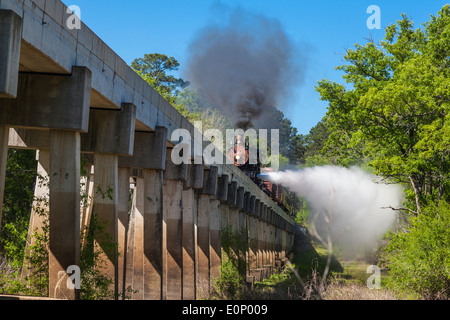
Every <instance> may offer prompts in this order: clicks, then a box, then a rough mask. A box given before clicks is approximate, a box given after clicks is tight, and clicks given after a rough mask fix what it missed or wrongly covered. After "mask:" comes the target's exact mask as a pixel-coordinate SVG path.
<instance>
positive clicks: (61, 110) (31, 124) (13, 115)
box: [0, 66, 91, 132]
mask: <svg viewBox="0 0 450 320" xmlns="http://www.w3.org/2000/svg"><path fill="white" fill-rule="evenodd" d="M90 94H91V71H90V70H89V69H87V68H86V67H77V66H74V67H73V68H72V74H71V75H69V76H66V75H51V74H35V73H21V74H20V76H19V85H18V89H17V98H16V99H2V100H1V108H0V124H3V125H8V126H10V127H19V128H20V127H27V128H44V129H56V130H72V131H80V132H87V131H88V125H89V105H90Z"/></svg>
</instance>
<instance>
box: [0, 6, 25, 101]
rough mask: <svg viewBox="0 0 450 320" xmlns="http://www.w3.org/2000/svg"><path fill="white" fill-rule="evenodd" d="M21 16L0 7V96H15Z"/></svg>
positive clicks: (20, 39) (20, 38)
mask: <svg viewBox="0 0 450 320" xmlns="http://www.w3.org/2000/svg"><path fill="white" fill-rule="evenodd" d="M21 41H22V18H21V17H19V16H18V15H17V14H16V13H14V12H13V11H12V10H4V9H0V98H15V97H16V96H17V82H18V78H19V59H20V44H21Z"/></svg>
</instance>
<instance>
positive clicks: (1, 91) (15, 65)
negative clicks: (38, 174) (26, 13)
mask: <svg viewBox="0 0 450 320" xmlns="http://www.w3.org/2000/svg"><path fill="white" fill-rule="evenodd" d="M21 40H22V18H20V17H19V16H18V15H17V14H15V13H14V12H13V11H12V10H0V98H15V97H16V96H17V83H18V80H19V58H20V43H21ZM8 135H9V128H8V126H5V125H0V232H1V222H2V208H3V196H4V192H5V174H6V161H7V155H8Z"/></svg>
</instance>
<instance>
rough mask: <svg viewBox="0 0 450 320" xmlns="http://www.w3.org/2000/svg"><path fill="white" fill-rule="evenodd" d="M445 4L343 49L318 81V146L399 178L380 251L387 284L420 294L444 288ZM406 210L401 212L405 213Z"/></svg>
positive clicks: (449, 17) (439, 293) (448, 64)
mask: <svg viewBox="0 0 450 320" xmlns="http://www.w3.org/2000/svg"><path fill="white" fill-rule="evenodd" d="M449 57H450V7H449V5H446V6H444V7H443V8H442V9H441V10H440V11H439V12H438V14H437V15H435V16H432V17H431V19H430V21H428V22H427V23H425V24H424V25H423V27H422V28H417V29H415V28H414V23H413V21H412V20H411V19H409V18H407V17H406V15H402V17H401V19H400V20H398V21H397V22H396V23H395V24H392V25H389V26H388V27H387V28H386V34H385V38H384V39H383V41H381V42H380V43H378V44H376V43H374V42H373V41H369V42H368V43H366V44H364V45H361V44H356V45H355V46H354V48H352V49H349V50H347V52H346V55H345V57H344V59H345V61H346V63H347V64H345V65H342V66H339V67H337V70H340V71H342V72H343V73H344V75H343V78H344V80H345V81H346V84H339V83H336V82H332V81H328V80H322V81H320V82H319V83H318V85H317V87H316V90H317V91H318V92H319V93H320V96H321V99H322V100H325V101H328V103H329V106H328V110H327V114H326V116H325V118H324V124H325V125H326V127H327V131H328V132H327V133H328V137H327V139H326V141H325V144H324V148H323V150H322V151H321V152H322V153H323V154H326V155H331V156H332V158H333V159H334V161H336V162H337V163H338V164H341V165H351V164H354V163H365V162H367V163H368V165H369V166H370V167H371V168H372V169H373V171H375V173H376V174H379V175H381V176H383V177H384V178H385V179H387V180H388V181H389V182H391V183H392V182H394V183H401V184H403V185H404V186H406V187H407V188H406V194H405V198H406V199H405V207H406V209H402V208H398V209H400V211H403V214H402V218H403V220H406V222H407V223H406V225H405V226H403V229H402V230H401V231H399V232H398V233H396V234H394V235H393V236H392V238H391V240H390V242H389V244H388V245H387V246H386V249H385V250H384V254H385V256H384V259H385V261H386V262H387V267H388V268H389V270H390V273H391V275H392V284H393V285H394V286H395V287H396V288H402V289H405V288H408V289H412V290H413V291H415V292H417V293H419V294H420V295H421V296H422V297H424V298H448V297H449V290H450V274H449V268H450V260H449V258H448V257H449V253H450V252H449V251H448V248H449V247H450V233H449V231H448V230H449V226H450V220H449V217H450V210H449V208H450V205H449V203H450V90H449V89H450V78H449V75H450V59H449ZM405 213H407V214H405Z"/></svg>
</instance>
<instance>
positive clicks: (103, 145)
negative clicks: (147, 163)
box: [81, 103, 136, 293]
mask: <svg viewBox="0 0 450 320" xmlns="http://www.w3.org/2000/svg"><path fill="white" fill-rule="evenodd" d="M135 123H136V107H135V106H134V105H133V104H130V103H122V105H121V108H120V110H107V109H91V110H90V115H89V131H88V132H87V133H83V134H81V149H82V150H83V151H84V152H92V153H93V158H94V160H93V161H94V199H93V212H92V213H93V215H94V216H95V221H96V224H97V225H96V226H95V229H94V238H95V244H94V246H95V248H96V249H95V250H100V255H99V257H98V259H99V260H100V261H101V263H102V268H103V270H102V272H103V273H104V275H105V276H107V277H108V278H109V279H111V280H112V281H113V283H112V285H111V290H114V292H115V293H118V291H119V282H118V277H119V269H118V254H119V251H118V249H119V248H118V229H119V224H118V223H119V217H118V207H119V169H118V168H119V167H118V165H119V162H118V161H119V160H118V159H119V155H122V156H130V155H132V153H133V144H134V129H135ZM122 178H123V177H122ZM124 200H125V199H124ZM126 204H128V201H127V203H126ZM126 204H122V206H123V205H126ZM91 221H92V220H91ZM91 226H92V225H91ZM120 249H123V248H120Z"/></svg>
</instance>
